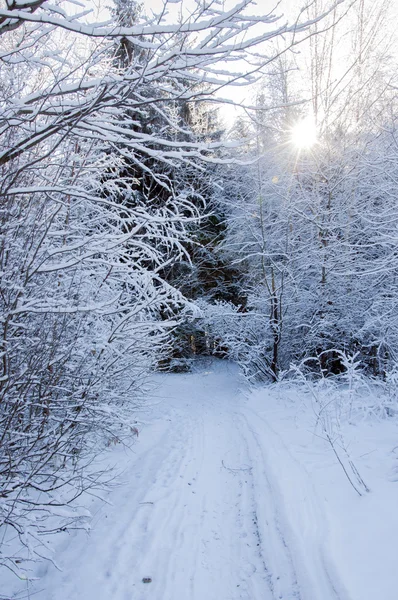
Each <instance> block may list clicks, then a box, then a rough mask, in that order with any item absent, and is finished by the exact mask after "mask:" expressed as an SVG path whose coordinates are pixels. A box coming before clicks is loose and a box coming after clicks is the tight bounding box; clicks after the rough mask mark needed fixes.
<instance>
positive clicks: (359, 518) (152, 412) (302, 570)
mask: <svg viewBox="0 0 398 600" xmlns="http://www.w3.org/2000/svg"><path fill="white" fill-rule="evenodd" d="M158 383H159V387H158V390H157V392H156V397H155V396H154V397H153V398H152V400H151V403H150V404H151V406H150V407H149V408H147V409H146V412H143V413H142V414H141V415H139V418H141V421H142V424H141V426H140V429H141V431H140V436H139V440H138V443H137V444H136V446H135V447H134V452H133V453H132V452H130V451H125V450H123V449H122V448H120V447H118V448H115V450H114V456H115V457H116V459H117V460H118V462H119V466H122V467H123V468H124V474H123V479H124V481H125V483H124V485H123V486H120V487H117V488H116V489H114V490H113V491H112V492H111V494H110V496H109V500H110V502H111V504H100V503H99V502H98V501H93V503H92V506H91V510H92V511H93V513H94V519H93V528H92V531H91V533H90V534H89V535H88V534H86V533H84V532H76V533H75V534H74V535H68V536H66V537H64V538H63V539H62V540H60V542H59V547H58V555H57V562H58V565H59V567H60V568H61V569H62V570H60V571H58V570H56V568H55V567H54V566H53V565H51V564H46V565H42V566H41V567H40V568H39V569H38V573H37V575H39V576H40V580H38V581H36V582H34V583H33V584H32V586H31V588H30V591H29V594H30V597H31V598H35V599H38V600H149V599H150V600H277V599H279V600H378V599H379V598H380V599H383V600H396V598H397V597H398V569H397V568H396V556H397V547H398V483H396V482H395V479H396V478H395V472H394V467H395V462H396V457H395V455H394V452H393V448H394V447H395V446H396V445H397V443H398V442H397V439H398V435H397V434H398V428H397V425H396V423H395V421H394V420H392V419H391V420H388V419H387V420H386V419H385V420H383V421H380V422H378V421H376V420H375V419H366V420H363V421H362V422H359V423H358V424H357V425H356V426H355V427H354V426H352V427H351V430H350V435H351V438H350V441H351V444H350V455H351V456H352V457H353V458H354V459H355V462H356V465H357V467H358V468H359V469H360V470H361V474H362V476H363V477H364V479H365V480H366V483H367V484H368V485H369V487H370V488H371V492H370V493H369V494H365V495H364V496H363V497H359V496H358V494H356V493H355V491H354V490H353V489H352V487H351V486H350V484H349V482H348V481H347V478H346V477H345V475H344V472H343V471H342V469H341V467H340V466H339V465H338V463H337V460H336V458H335V456H334V455H333V453H332V452H331V449H330V447H329V445H328V444H327V442H326V441H325V440H324V439H323V438H322V436H318V435H316V434H315V433H316V429H315V428H314V413H313V411H311V407H310V406H309V405H308V403H307V404H306V401H305V400H303V399H301V400H300V401H299V402H298V401H297V397H298V394H297V393H296V394H294V393H293V392H292V390H287V391H286V393H285V392H284V391H283V388H279V389H278V388H275V389H272V388H265V389H264V388H263V389H258V390H256V391H255V392H252V393H249V392H248V390H244V389H242V383H241V381H240V380H239V376H238V372H237V370H236V368H235V367H234V366H233V365H230V364H228V363H217V362H216V363H213V364H211V365H209V367H208V370H207V371H206V370H205V371H202V372H198V373H194V374H188V375H167V376H163V377H160V376H159V378H158ZM293 396H294V401H293ZM353 432H354V433H353ZM144 578H148V579H150V582H148V583H144V582H143V579H144ZM7 581H8V583H7V582H6V585H7V586H9V587H8V589H7V590H5V589H4V587H3V585H2V586H1V587H0V596H1V594H3V595H4V594H5V593H7V594H8V595H9V597H10V598H11V597H15V596H13V589H14V590H15V584H12V583H10V580H7ZM25 593H26V590H25ZM18 597H22V596H18ZM25 597H26V595H25Z"/></svg>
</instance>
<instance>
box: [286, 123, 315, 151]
mask: <svg viewBox="0 0 398 600" xmlns="http://www.w3.org/2000/svg"><path fill="white" fill-rule="evenodd" d="M316 133H317V132H316V124H315V119H314V117H312V116H308V117H305V119H302V120H301V121H299V122H298V123H296V125H294V127H293V128H292V134H291V141H292V142H293V144H294V145H295V146H297V148H299V149H300V150H308V149H309V148H312V146H313V145H314V144H315V143H316V141H317V135H316Z"/></svg>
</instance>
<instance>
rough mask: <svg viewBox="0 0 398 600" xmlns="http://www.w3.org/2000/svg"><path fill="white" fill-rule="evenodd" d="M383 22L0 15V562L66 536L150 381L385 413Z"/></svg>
mask: <svg viewBox="0 0 398 600" xmlns="http://www.w3.org/2000/svg"><path fill="white" fill-rule="evenodd" d="M394 11H395V5H394V2H392V0H380V1H378V2H374V1H372V0H337V1H335V2H333V0H330V1H329V0H309V1H308V2H307V3H306V4H305V6H302V5H301V4H297V5H296V3H295V2H288V3H273V2H268V1H267V2H265V0H264V2H263V1H261V2H258V3H257V4H256V3H255V2H254V1H253V0H226V1H222V0H159V2H157V3H156V2H153V3H151V2H143V3H142V2H140V1H139V0H112V3H111V6H108V5H107V6H105V5H100V6H96V5H95V4H94V3H91V2H89V1H87V2H80V1H75V0H55V1H54V2H52V1H51V0H48V1H47V0H3V1H2V3H1V4H0V275H1V284H0V535H1V537H0V565H1V567H2V568H3V569H5V570H7V571H11V572H12V573H13V574H14V575H16V576H17V577H22V578H24V577H26V574H25V575H23V573H26V572H25V571H24V569H26V564H27V563H29V561H32V560H37V559H41V558H48V555H47V551H46V547H45V540H46V539H47V536H48V535H50V534H57V533H59V532H65V531H73V530H75V529H78V528H80V527H84V519H85V516H86V515H85V514H84V513H83V512H82V511H79V510H78V509H76V508H75V501H76V500H78V499H79V498H80V497H81V496H82V495H83V494H86V493H88V492H89V493H92V494H94V495H95V494H100V490H101V489H103V487H104V486H105V487H106V486H107V485H111V484H112V472H110V471H109V470H108V469H107V468H106V467H104V466H101V464H100V465H99V464H98V462H97V461H96V457H97V456H98V454H99V453H100V452H101V451H102V449H104V448H107V447H109V446H111V445H112V444H114V443H115V442H116V441H117V442H118V443H119V442H125V443H127V444H129V443H131V442H132V441H134V440H135V438H136V437H137V436H138V431H137V427H136V420H135V412H134V409H135V407H136V406H140V405H141V403H142V402H145V398H146V394H147V380H148V377H150V376H151V374H152V373H154V372H172V373H187V372H189V371H190V370H191V369H192V368H193V366H194V365H195V363H196V362H197V361H198V359H199V360H200V357H203V356H214V357H217V358H219V359H226V360H229V361H234V362H235V363H236V364H237V365H239V368H240V370H241V372H242V373H243V376H244V377H245V379H246V381H247V382H248V384H250V385H258V384H267V385H271V384H274V383H277V382H280V381H286V380H291V379H294V378H299V379H300V381H318V380H320V379H321V380H322V381H324V380H328V379H329V378H330V380H333V381H334V380H335V379H336V378H339V377H340V378H342V379H344V377H345V381H347V377H348V376H349V382H351V383H352V382H353V381H354V380H355V379H358V378H359V377H361V378H362V379H363V380H366V381H367V382H368V383H369V385H373V384H374V385H377V386H379V387H380V389H388V393H389V397H390V398H391V397H394V398H395V394H396V390H397V385H398V310H397V303H398V204H397V200H396V199H397V196H398V121H397V115H398V94H397V90H398V80H397V58H398V54H397V51H396V48H397V46H396V31H395V30H394V18H395V17H394V15H395V12H394ZM359 373H360V375H359ZM347 374H348V375H347ZM333 378H335V379H333ZM351 383H350V385H351ZM378 389H379V388H378ZM394 406H395V405H394ZM386 411H387V412H388V411H389V416H392V417H394V416H395V408H391V407H390V408H388V407H387V408H386ZM362 483H363V485H364V486H365V488H366V485H365V484H364V482H363V481H362ZM362 483H361V480H360V479H357V483H356V484H355V485H356V487H357V488H358V489H359V490H361V489H362V488H361V486H362ZM362 487H363V486H362ZM358 489H357V491H358ZM358 493H359V492H358ZM0 596H1V590H0ZM155 600H158V599H155ZM177 600H179V599H177Z"/></svg>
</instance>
